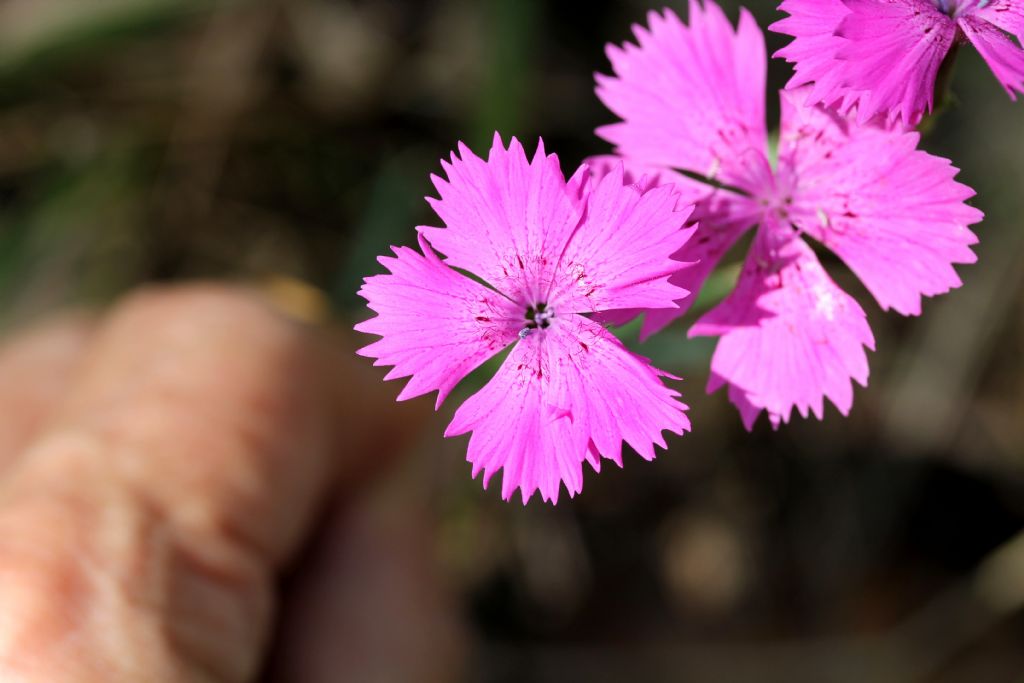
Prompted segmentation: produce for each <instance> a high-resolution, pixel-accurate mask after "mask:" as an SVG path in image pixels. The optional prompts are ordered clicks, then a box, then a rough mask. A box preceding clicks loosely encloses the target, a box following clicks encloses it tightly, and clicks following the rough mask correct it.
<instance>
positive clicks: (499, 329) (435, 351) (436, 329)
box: [355, 239, 524, 407]
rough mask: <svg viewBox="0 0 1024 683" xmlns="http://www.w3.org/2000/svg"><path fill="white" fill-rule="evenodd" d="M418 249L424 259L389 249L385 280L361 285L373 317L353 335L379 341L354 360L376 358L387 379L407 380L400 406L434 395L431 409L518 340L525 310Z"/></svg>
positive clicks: (405, 250) (400, 249) (379, 278)
mask: <svg viewBox="0 0 1024 683" xmlns="http://www.w3.org/2000/svg"><path fill="white" fill-rule="evenodd" d="M420 244H421V247H422V249H423V254H422V255H421V254H419V253H417V252H416V251H415V250H414V249H410V248H409V247H395V248H394V252H395V256H394V257H390V256H382V257H381V258H380V259H379V261H380V263H381V264H382V265H383V266H384V267H385V268H387V269H388V271H389V273H387V274H383V275H374V276H371V277H368V278H366V280H365V282H364V284H363V287H362V289H360V290H359V294H360V296H362V297H363V298H364V299H366V300H367V302H369V303H368V305H369V308H370V309H372V310H373V311H375V312H376V313H377V316H376V317H373V318H370V319H369V320H367V321H365V322H361V323H359V324H358V325H356V327H355V329H356V330H358V331H359V332H366V333H367V334H377V335H381V336H382V337H383V338H382V339H379V340H377V341H375V342H373V343H372V344H370V345H369V346H365V347H363V348H362V349H360V350H359V351H358V353H359V354H360V355H362V356H368V357H370V358H374V359H376V362H375V363H374V365H391V366H394V368H393V369H392V370H391V371H390V372H389V373H388V375H387V377H385V379H397V378H399V377H410V379H409V382H408V384H406V385H405V388H404V389H402V392H401V393H400V394H399V395H398V400H400V401H401V400H405V399H409V398H413V397H415V396H422V395H423V394H428V393H430V392H431V391H435V390H436V391H437V392H438V394H437V402H436V406H435V407H437V406H440V405H441V402H442V401H444V399H445V397H446V396H447V395H448V393H449V392H450V391H451V390H452V388H453V387H455V385H456V384H458V383H459V381H461V380H462V378H464V377H465V376H466V375H468V374H469V373H470V372H472V371H473V370H474V369H475V368H477V367H478V366H479V365H480V364H481V363H483V362H484V361H486V360H487V359H488V358H491V357H492V356H494V355H495V354H497V353H498V352H499V351H501V350H502V349H503V348H505V347H506V346H508V345H509V344H511V343H512V342H513V341H515V340H516V338H517V335H518V333H519V330H520V329H522V327H523V322H524V321H523V311H521V310H520V308H519V307H518V306H516V305H514V304H512V302H510V301H509V300H508V299H506V298H505V297H503V296H501V295H500V294H498V293H497V292H495V291H494V290H491V289H488V288H487V287H484V286H483V285H481V284H479V283H477V282H474V281H473V280H470V279H469V278H468V277H466V276H465V275H462V274H460V273H458V272H456V271H455V270H452V269H451V268H449V267H448V266H447V265H445V264H444V263H442V262H441V260H440V259H438V257H437V255H436V254H434V252H433V251H431V249H430V245H429V244H426V243H425V242H424V241H423V240H422V239H421V240H420Z"/></svg>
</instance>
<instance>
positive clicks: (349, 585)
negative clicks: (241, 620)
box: [266, 460, 465, 683]
mask: <svg viewBox="0 0 1024 683" xmlns="http://www.w3.org/2000/svg"><path fill="white" fill-rule="evenodd" d="M419 462H422V460H421V461H419ZM414 464H415V463H412V462H408V461H406V462H403V463H402V467H401V468H400V469H398V468H396V469H395V470H391V471H389V474H388V476H387V477H386V479H384V480H377V481H375V482H373V484H372V486H368V487H367V488H366V490H364V491H363V492H361V493H360V495H358V496H357V497H355V498H354V499H352V498H345V499H339V500H336V501H335V504H334V505H333V506H332V508H331V511H330V513H329V515H328V516H327V517H326V523H325V524H324V526H323V528H322V529H321V531H320V533H319V534H318V536H317V542H316V543H313V544H311V546H310V549H311V551H310V552H309V553H308V554H306V555H305V556H304V557H303V558H302V562H301V564H300V565H299V567H298V568H297V571H296V572H294V573H293V574H292V575H291V576H290V577H289V580H288V582H287V584H286V585H285V590H284V594H283V599H284V604H283V606H282V609H283V614H282V615H281V618H280V619H279V621H278V623H279V629H280V632H279V636H278V637H277V638H276V639H275V646H274V647H275V653H274V659H273V662H272V663H271V666H270V671H269V675H268V677H267V678H266V681H267V682H268V683H289V682H291V681H302V682H303V683H334V682H335V681H338V680H340V672H344V674H345V680H351V681H419V682H421V683H441V682H442V681H456V680H462V676H461V675H460V673H461V671H460V669H461V667H460V664H461V662H462V661H463V659H464V658H463V654H464V652H463V648H464V645H465V643H464V639H465V634H464V633H463V631H462V624H461V623H460V622H459V621H458V620H457V618H456V615H457V614H458V613H459V610H458V608H457V606H456V605H455V604H454V603H455V600H454V597H453V596H452V595H451V594H449V593H448V591H447V590H446V586H445V585H444V581H443V580H442V579H441V575H440V572H439V567H438V566H437V552H436V551H437V546H436V536H437V533H436V531H437V530H436V528H435V525H436V520H435V513H434V511H433V510H432V508H431V506H430V501H429V500H428V497H427V495H426V493H427V490H426V482H427V481H429V478H428V477H426V476H424V473H423V472H422V471H420V470H419V469H417V468H416V467H414V466H413V465H414ZM342 644H343V645H344V646H343V647H341V646H340V645H342Z"/></svg>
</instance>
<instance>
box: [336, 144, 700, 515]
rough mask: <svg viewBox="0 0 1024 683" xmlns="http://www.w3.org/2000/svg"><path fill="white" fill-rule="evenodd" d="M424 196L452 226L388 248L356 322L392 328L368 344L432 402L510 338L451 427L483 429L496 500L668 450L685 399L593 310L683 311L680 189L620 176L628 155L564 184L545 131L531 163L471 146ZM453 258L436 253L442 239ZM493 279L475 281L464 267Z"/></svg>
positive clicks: (549, 496)
mask: <svg viewBox="0 0 1024 683" xmlns="http://www.w3.org/2000/svg"><path fill="white" fill-rule="evenodd" d="M459 155H460V156H458V157H457V156H455V155H454V154H453V155H452V161H451V163H446V162H444V161H442V162H441V165H442V167H443V168H444V170H445V173H446V174H447V176H448V178H447V180H444V179H441V178H438V177H436V176H432V180H433V181H434V185H435V187H436V188H437V191H438V193H439V194H440V199H431V198H428V201H429V202H430V204H431V206H433V208H434V210H435V211H436V212H437V214H438V216H440V218H441V220H442V221H444V224H445V225H446V226H447V227H445V228H431V227H421V228H419V231H420V246H421V249H422V252H423V253H422V254H420V253H418V252H416V251H415V250H413V249H410V248H408V247H397V248H394V252H395V256H394V257H382V258H381V259H380V262H381V264H382V265H384V267H385V268H387V269H388V271H389V273H388V274H384V275H375V276H373V277H369V278H367V279H366V281H365V284H364V285H363V288H362V289H361V290H360V292H359V293H360V295H362V296H363V297H364V298H365V299H366V300H367V301H368V302H369V307H370V308H371V309H372V310H374V311H376V312H377V314H378V315H377V316H376V317H374V318H371V319H370V320H367V321H366V322H363V323H360V324H359V325H357V326H356V329H357V330H359V331H362V332H368V333H370V334H376V335H380V336H381V337H382V339H380V340H378V341H376V342H374V343H372V344H370V345H369V346H367V347H365V348H363V349H361V350H360V351H359V353H360V354H361V355H364V356H369V357H371V358H375V359H376V363H375V365H392V366H394V369H393V370H391V372H390V373H389V374H388V375H387V377H386V379H395V378H398V377H410V379H409V382H408V384H406V385H405V388H404V389H403V390H402V392H401V393H400V394H399V396H398V399H399V400H404V399H408V398H413V397H414V396H421V395H423V394H427V393H430V392H432V391H435V390H436V391H437V392H438V396H437V404H436V405H437V406H440V404H441V402H442V401H443V400H444V398H445V397H446V396H447V395H448V393H449V392H450V391H451V390H452V389H453V388H454V387H455V385H456V384H458V383H459V381H460V380H462V379H463V378H464V377H465V376H466V375H468V374H469V373H470V372H471V371H472V370H474V369H475V368H477V367H479V366H480V365H481V364H482V363H483V362H484V361H486V360H487V359H489V358H491V357H493V356H494V355H496V354H497V353H499V352H500V351H502V350H503V349H504V348H505V347H507V346H509V345H512V350H511V352H510V353H509V355H508V356H507V357H506V358H505V360H504V361H503V362H502V364H501V367H500V368H499V369H498V371H497V374H496V375H495V376H494V377H493V378H492V379H491V380H490V381H489V382H488V383H487V385H486V386H484V388H483V389H481V390H480V391H479V392H477V393H476V394H474V395H473V396H471V397H470V398H469V399H468V400H466V402H465V403H463V404H462V405H461V406H460V407H459V409H458V410H457V411H456V413H455V417H454V419H453V420H452V422H451V424H450V425H449V426H448V429H447V430H446V431H445V436H455V435H458V434H464V433H466V432H470V431H471V432H473V434H472V437H471V438H470V440H469V451H468V456H467V459H468V460H469V462H471V463H472V464H473V476H474V477H476V475H477V474H478V473H479V472H480V471H483V481H484V486H485V487H486V486H487V482H488V480H489V479H490V478H491V475H493V474H494V473H495V472H497V471H498V470H504V474H503V476H502V487H501V492H502V497H503V498H505V499H506V500H507V499H508V498H509V497H510V496H511V495H512V494H513V492H514V491H515V490H516V488H519V489H520V490H521V492H522V498H523V502H524V503H525V502H526V501H527V500H528V499H529V498H530V496H531V495H532V494H533V492H534V491H536V490H538V489H539V490H540V494H541V496H542V497H543V499H544V500H550V501H551V502H556V501H557V499H558V493H559V488H560V485H561V484H562V483H564V484H565V487H566V489H567V490H568V491H569V495H570V496H572V495H575V494H576V493H579V492H580V490H581V488H582V486H583V462H584V460H587V461H589V462H590V463H591V465H592V466H593V467H594V469H595V470H598V469H599V467H600V458H601V457H605V458H608V459H610V460H612V461H614V462H615V463H616V464H618V465H619V466H621V465H622V442H623V441H625V442H626V443H627V444H629V445H630V446H632V447H633V448H634V449H635V450H636V451H637V452H638V453H639V454H640V455H641V456H642V457H643V458H645V459H647V460H651V459H653V458H654V445H655V444H657V445H659V446H661V447H663V448H664V447H665V442H664V441H663V439H662V431H663V430H668V431H671V432H674V433H676V434H682V433H683V432H684V431H686V430H688V429H689V421H688V420H687V418H686V415H685V413H684V412H683V411H684V410H685V409H686V406H685V405H683V404H682V403H680V402H679V401H678V400H677V398H678V396H679V394H678V393H677V392H675V391H673V390H671V389H669V388H667V387H666V386H665V385H664V384H662V381H661V379H660V378H661V377H666V376H668V375H666V374H665V373H663V372H660V371H659V370H657V369H655V368H654V367H652V366H651V365H650V364H649V363H648V362H647V360H646V359H644V358H641V357H639V356H636V355H634V354H632V353H630V352H629V351H627V350H626V349H625V347H623V346H622V344H621V343H620V342H619V341H618V340H617V339H616V338H615V337H614V336H612V335H611V334H610V333H609V332H608V331H607V330H605V329H604V328H603V327H602V326H601V325H600V324H598V323H597V322H595V321H594V320H592V319H591V318H590V317H588V316H589V315H590V314H593V313H598V312H600V311H604V310H608V309H615V308H628V307H637V308H655V309H656V308H660V307H669V308H671V307H675V306H676V304H675V303H674V300H676V299H679V298H681V297H685V296H686V292H685V291H683V290H682V289H680V288H679V287H677V286H675V285H673V284H672V283H670V282H669V277H670V276H671V275H672V274H673V273H675V272H676V271H677V270H678V269H679V267H680V266H681V265H682V264H680V263H679V262H678V261H674V260H672V259H671V258H670V257H669V255H670V254H672V253H673V252H676V251H678V250H679V249H680V248H682V246H683V244H685V242H686V240H687V239H688V238H689V237H690V235H691V234H692V233H693V229H692V228H690V229H683V227H682V226H683V224H684V223H685V222H686V219H687V217H688V216H689V214H690V208H692V207H686V208H683V207H680V208H678V209H677V207H676V203H677V192H676V190H674V189H673V188H672V187H671V186H663V187H659V188H657V189H652V190H650V191H647V192H641V191H640V190H639V189H638V188H636V187H632V186H625V185H624V184H623V178H622V168H621V165H619V167H618V168H617V169H613V170H611V171H610V172H609V173H608V174H607V175H606V176H605V177H604V179H603V180H602V181H601V182H600V183H596V184H593V183H591V182H590V179H589V172H588V171H587V169H586V167H581V168H580V170H579V171H578V172H577V173H576V175H574V176H573V177H572V178H571V179H570V180H569V181H568V183H567V182H566V181H565V178H564V176H563V175H562V171H561V168H560V167H559V164H558V158H557V157H556V156H555V155H550V156H546V155H545V154H544V146H543V142H541V143H540V144H539V145H538V148H537V153H536V154H535V155H534V157H533V160H532V161H528V160H527V158H526V155H525V153H524V151H523V147H522V145H520V144H519V142H518V141H517V140H516V139H515V138H513V139H512V142H511V144H510V145H509V148H508V150H506V149H505V147H504V145H503V144H502V142H501V138H500V137H498V136H497V135H495V138H494V145H493V146H492V148H491V152H490V155H489V157H488V158H487V160H486V161H485V160H483V159H480V158H478V157H477V156H475V155H474V154H473V153H472V152H471V151H470V150H469V149H467V148H466V147H465V146H463V145H460V146H459ZM431 245H433V247H436V248H437V249H438V250H440V251H441V252H443V253H444V254H446V255H447V258H446V259H445V260H444V261H442V260H441V259H440V258H438V256H437V255H436V254H435V253H434V251H433V247H432V246H431ZM456 269H461V270H465V271H467V272H469V273H472V274H474V275H476V276H477V277H479V278H480V279H482V280H484V281H486V282H487V283H488V285H484V284H480V283H479V282H477V281H476V280H473V279H471V278H469V277H467V276H466V275H463V274H462V273H461V272H459V270H456Z"/></svg>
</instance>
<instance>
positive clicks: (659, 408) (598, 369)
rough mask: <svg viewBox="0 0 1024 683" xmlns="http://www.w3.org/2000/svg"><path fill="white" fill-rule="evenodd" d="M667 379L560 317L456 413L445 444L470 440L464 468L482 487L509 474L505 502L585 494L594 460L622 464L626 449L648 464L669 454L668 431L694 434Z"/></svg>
mask: <svg viewBox="0 0 1024 683" xmlns="http://www.w3.org/2000/svg"><path fill="white" fill-rule="evenodd" d="M661 376H662V373H660V372H659V371H658V370H656V369H654V368H653V367H651V366H650V364H649V363H648V362H647V361H646V360H645V359H643V358H640V357H639V356H636V355H634V354H632V353H630V352H629V351H627V350H626V349H625V348H624V347H623V346H622V343H621V342H619V340H618V339H616V338H615V337H614V336H612V335H611V334H609V333H608V332H607V331H606V330H605V329H604V328H602V327H601V326H600V325H598V324H597V323H595V322H594V321H592V320H588V319H586V318H583V317H581V316H578V315H571V316H568V317H559V318H557V319H556V320H555V321H554V322H552V325H551V327H549V328H547V329H543V330H538V331H537V332H535V333H533V334H531V335H528V336H527V337H525V338H524V339H523V340H521V341H520V342H519V343H518V344H516V346H515V348H513V349H512V352H511V353H510V354H509V356H508V358H506V359H505V362H504V363H503V364H502V366H501V368H500V369H499V370H498V372H497V374H496V375H495V376H494V378H493V379H491V381H490V382H488V383H487V385H486V386H484V388H483V389H481V390H480V391H479V392H477V393H476V394H474V395H473V396H471V397H470V398H469V399H468V400H467V401H466V402H465V403H464V404H463V405H462V406H461V407H460V408H459V409H458V411H457V412H456V413H455V417H454V418H453V419H452V422H451V424H450V425H449V426H448V429H447V430H446V431H445V436H455V435H458V434H464V433H466V432H469V431H472V432H473V434H472V436H471V437H470V440H469V450H468V455H467V459H468V460H469V462H471V463H473V476H474V477H475V476H476V475H477V474H478V473H480V472H481V471H482V472H483V481H484V486H485V487H486V486H487V483H488V481H489V480H490V478H491V476H492V475H494V473H495V472H497V471H498V470H503V475H502V497H503V498H505V499H506V500H507V499H508V498H510V497H511V496H512V494H513V493H514V492H515V490H516V489H517V488H518V489H519V490H520V492H521V495H522V499H523V502H524V503H525V502H526V501H528V500H529V498H530V496H531V495H533V493H534V491H537V490H539V491H540V494H541V497H542V498H543V499H544V500H546V501H551V502H556V501H557V499H558V494H559V489H560V486H561V484H563V483H564V484H565V487H566V489H567V490H568V492H569V495H570V496H572V495H575V494H576V493H579V492H580V490H582V487H583V469H582V466H583V462H584V461H585V460H586V461H589V462H590V463H591V464H592V465H593V466H594V467H595V469H596V468H597V467H598V465H599V462H598V461H597V460H596V457H595V456H596V453H600V454H601V455H602V456H603V457H606V458H609V459H611V460H613V461H614V462H616V463H618V464H619V465H621V464H622V457H621V444H622V442H623V441H625V442H626V443H628V444H629V445H630V446H632V447H633V448H634V449H635V450H636V451H637V452H638V453H639V454H640V455H641V456H642V457H644V458H645V459H647V460H650V459H652V458H653V457H654V445H658V446H661V447H664V446H665V442H664V440H663V438H662V431H663V430H668V431H671V432H674V433H676V434H682V433H683V432H684V431H686V430H688V429H689V421H688V420H687V418H686V415H685V413H684V412H683V411H684V410H685V409H686V406H684V405H683V404H682V403H680V402H679V401H678V400H677V397H678V396H679V394H678V393H677V392H675V391H673V390H671V389H669V388H668V387H666V386H665V385H664V384H663V383H662V382H661V379H660V377H661Z"/></svg>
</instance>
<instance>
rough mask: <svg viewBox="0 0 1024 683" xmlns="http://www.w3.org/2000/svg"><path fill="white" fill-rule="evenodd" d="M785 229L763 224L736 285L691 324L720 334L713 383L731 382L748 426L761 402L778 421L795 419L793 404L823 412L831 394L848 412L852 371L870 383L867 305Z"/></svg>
mask: <svg viewBox="0 0 1024 683" xmlns="http://www.w3.org/2000/svg"><path fill="white" fill-rule="evenodd" d="M783 231H786V232H788V231H789V228H788V227H783V226H779V225H777V224H775V225H771V224H769V225H765V226H762V228H761V229H760V230H759V231H758V234H757V237H756V238H755V240H754V244H753V247H752V248H751V253H750V255H749V256H748V257H747V261H746V264H745V265H744V268H743V273H742V274H741V276H740V280H739V283H738V284H737V286H736V289H735V290H734V291H733V293H732V294H730V295H729V297H728V298H726V299H725V301H723V302H722V303H721V304H719V305H718V306H717V307H716V308H714V309H712V310H711V311H709V312H708V313H707V314H705V315H704V316H703V317H702V318H701V319H700V320H699V321H697V323H696V324H695V325H694V326H693V328H691V330H690V335H691V336H721V339H720V340H719V342H718V345H717V347H716V348H715V353H714V356H713V357H712V359H711V378H710V380H709V382H708V391H709V392H710V391H715V390H716V389H718V388H720V387H721V386H724V385H726V384H728V385H730V386H729V399H730V400H731V401H732V402H733V403H734V404H736V406H737V407H738V408H739V409H740V412H741V415H742V417H743V421H744V424H745V425H746V426H747V428H748V429H750V428H751V426H752V425H753V423H754V421H755V420H756V418H757V415H758V414H760V411H761V410H765V411H767V412H768V416H769V418H770V420H771V422H772V424H773V425H774V426H778V424H779V422H780V421H781V422H788V421H789V417H790V414H791V412H792V410H793V408H796V409H797V410H798V411H799V412H800V414H801V415H803V416H804V417H806V416H807V413H808V411H810V412H813V413H814V415H815V416H816V417H818V418H819V419H821V417H822V415H823V408H824V405H823V404H824V398H826V397H827V398H828V399H829V400H831V401H832V403H834V404H835V406H836V407H837V408H838V409H839V412H841V413H843V414H844V415H845V414H846V413H848V412H849V410H850V406H851V405H852V403H853V387H852V384H851V381H850V380H851V378H852V379H854V380H856V381H857V382H858V383H860V384H861V385H866V384H867V379H868V362H867V357H866V355H865V353H864V348H863V347H864V346H867V347H868V348H872V349H873V348H874V338H873V337H872V335H871V330H870V328H869V327H868V324H867V321H866V320H865V317H864V311H863V310H862V309H861V307H860V306H859V305H858V304H857V302H856V301H854V300H853V299H852V298H851V297H850V296H848V295H847V294H846V293H845V292H843V291H842V290H841V289H839V287H837V286H836V284H835V283H834V282H832V280H831V278H829V276H828V274H827V273H826V272H825V270H824V269H823V268H822V267H821V264H820V263H819V262H818V259H817V257H815V255H814V252H813V251H811V248H810V247H809V246H808V245H807V243H806V242H804V241H803V240H802V239H800V238H798V237H792V236H787V235H785V234H784V232H783Z"/></svg>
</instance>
